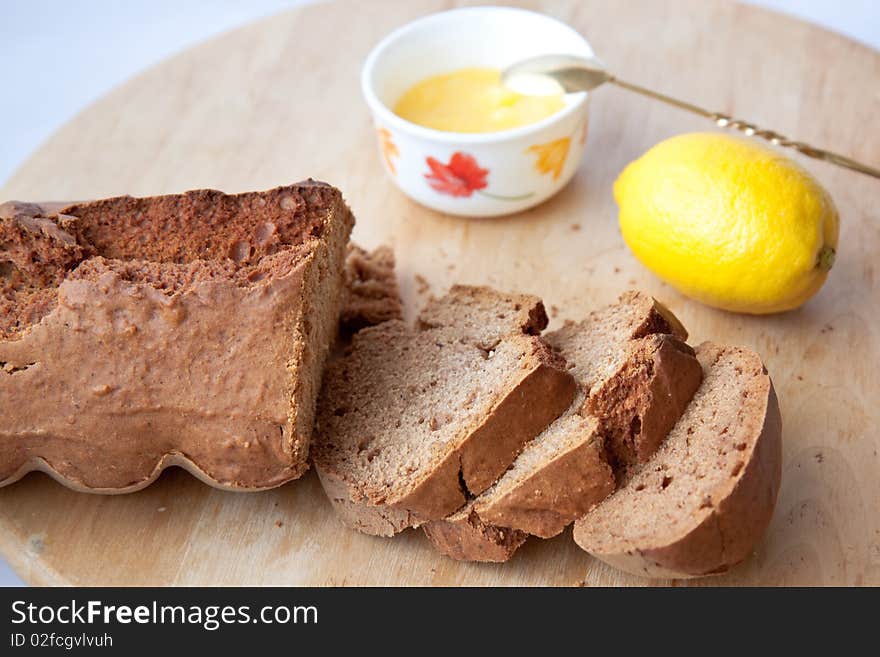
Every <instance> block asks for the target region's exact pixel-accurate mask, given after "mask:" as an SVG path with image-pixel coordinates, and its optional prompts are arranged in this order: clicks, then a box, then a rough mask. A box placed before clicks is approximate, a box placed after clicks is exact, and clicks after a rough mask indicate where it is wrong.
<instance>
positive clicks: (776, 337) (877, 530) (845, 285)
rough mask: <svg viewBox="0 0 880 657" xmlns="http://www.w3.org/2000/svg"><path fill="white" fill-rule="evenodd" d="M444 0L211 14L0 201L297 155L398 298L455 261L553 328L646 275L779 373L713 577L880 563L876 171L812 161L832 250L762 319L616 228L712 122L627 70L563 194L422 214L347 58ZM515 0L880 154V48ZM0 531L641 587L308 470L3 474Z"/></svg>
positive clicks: (869, 567) (64, 552)
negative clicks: (500, 561) (397, 531)
mask: <svg viewBox="0 0 880 657" xmlns="http://www.w3.org/2000/svg"><path fill="white" fill-rule="evenodd" d="M457 4H462V3H457V2H445V1H441V0H417V1H407V2H404V1H403V0H397V1H391V0H388V1H381V2H357V3H355V2H337V3H330V4H321V5H317V6H311V7H307V8H304V9H299V10H296V11H291V12H288V13H284V14H280V15H278V16H273V17H271V18H268V19H266V20H263V21H261V22H259V23H256V24H254V25H251V26H248V27H245V28H243V29H240V30H237V31H235V32H231V33H228V34H225V35H223V36H221V37H219V38H217V39H214V40H212V41H210V42H208V43H205V44H204V45H201V46H199V47H197V48H195V49H194V50H191V51H189V52H186V53H183V54H181V55H179V56H177V57H174V58H173V59H171V60H169V61H167V62H164V63H162V64H160V65H159V66H157V67H155V68H153V69H151V70H149V71H147V72H146V73H143V74H142V75H139V76H138V77H136V78H134V79H133V80H131V81H130V82H128V83H127V84H125V85H123V86H122V87H120V88H118V89H117V90H115V91H113V92H112V93H110V94H109V95H108V96H106V97H105V98H103V99H101V100H100V101H99V102H97V103H96V104H95V105H94V106H92V107H91V108H89V109H88V110H86V111H85V112H84V113H82V114H80V115H79V116H78V117H77V118H76V119H74V120H73V121H72V122H71V123H70V124H69V125H67V126H66V127H64V128H63V129H62V130H60V131H59V132H58V134H56V135H55V136H54V137H53V138H52V139H51V140H49V142H48V143H47V144H46V145H45V146H44V147H43V148H41V149H40V150H39V151H38V152H37V153H36V154H35V155H34V156H33V157H32V158H31V159H30V160H29V161H28V162H27V163H26V164H25V165H24V166H23V167H22V168H21V170H19V171H18V173H17V174H16V175H15V176H14V177H13V178H12V180H11V181H10V182H9V184H8V185H6V187H4V188H3V190H2V192H0V198H2V199H9V198H17V199H42V200H49V199H86V198H96V197H102V196H110V195H116V194H125V193H130V194H135V195H149V194H158V193H167V192H175V191H182V190H185V189H191V188H197V187H215V188H219V189H223V190H226V191H244V190H251V189H263V188H268V187H272V186H274V185H279V184H282V183H288V182H291V181H295V180H299V179H301V178H305V177H308V176H312V177H315V178H319V179H324V180H327V181H329V182H331V183H333V184H335V185H337V186H339V187H340V188H341V189H342V190H343V191H344V193H345V195H346V197H347V199H348V201H349V203H350V204H351V206H352V208H353V209H354V211H355V214H356V215H357V218H358V224H357V228H356V230H355V237H356V239H357V240H359V241H360V242H361V243H363V244H365V245H367V246H374V245H377V244H379V243H381V242H389V243H391V244H392V245H393V246H394V247H395V249H396V251H397V256H398V259H399V264H400V270H399V274H400V277H401V283H402V285H403V289H404V292H405V296H406V300H407V303H408V310H409V312H410V313H411V312H412V309H413V308H414V307H415V306H416V305H417V304H418V302H419V300H420V298H421V297H422V296H423V295H424V290H423V287H424V286H423V285H422V284H420V283H417V282H416V279H415V277H416V275H417V274H418V275H421V276H423V277H424V279H425V280H426V281H427V282H428V283H429V284H430V285H431V287H432V289H433V291H435V292H437V291H442V290H443V289H444V288H445V287H446V286H448V285H449V284H451V283H453V282H466V283H489V284H493V285H496V286H500V287H503V288H507V289H519V290H523V291H528V292H533V293H536V294H539V295H541V296H542V297H543V298H544V299H545V300H546V302H547V306H548V308H552V309H553V315H554V320H553V325H558V324H559V323H560V322H562V321H563V320H564V319H565V318H580V317H581V316H582V315H583V314H584V313H585V312H587V310H588V309H590V308H593V307H595V306H596V305H597V304H601V303H606V302H609V301H611V300H613V299H614V298H615V297H616V296H617V295H618V294H619V293H620V292H621V291H623V290H624V289H626V288H629V287H638V288H642V289H644V290H646V291H648V292H650V293H651V294H654V295H655V296H657V297H659V298H660V299H662V300H663V301H664V302H666V303H667V304H668V305H669V306H670V307H671V308H672V309H673V310H674V311H675V312H676V313H677V314H678V316H679V317H680V318H681V319H682V320H683V321H684V322H685V324H686V325H687V326H688V328H689V329H690V330H691V334H692V342H693V343H695V344H696V343H698V342H700V341H702V340H704V339H708V338H711V339H714V340H718V341H721V342H729V343H736V344H743V345H747V346H749V347H753V348H754V349H756V350H757V351H759V352H760V353H761V354H762V355H763V356H764V357H765V360H766V362H767V365H768V367H769V369H770V372H771V374H772V376H773V379H774V381H775V383H776V386H777V390H778V392H779V398H780V402H781V407H782V415H783V420H784V434H783V437H784V443H785V447H784V453H785V461H784V474H783V485H782V491H781V494H780V497H779V504H778V506H777V509H776V514H775V517H774V519H773V522H772V525H771V527H770V529H769V532H768V534H767V537H766V539H765V540H764V541H763V542H762V543H761V545H759V546H758V548H757V552H756V554H755V555H754V557H753V558H752V559H750V560H749V561H748V562H747V563H746V564H744V565H743V566H741V567H739V568H737V569H735V570H734V571H733V572H732V573H730V574H728V575H725V576H723V577H719V578H715V579H710V580H704V581H703V583H709V584H752V585H757V584H838V585H840V584H875V585H876V584H880V457H878V453H877V451H878V447H880V433H878V428H877V427H878V424H880V387H878V382H877V381H878V375H877V371H876V370H877V366H878V364H880V328H878V327H880V307H878V305H880V289H878V288H880V271H878V270H880V265H877V264H876V262H877V257H878V254H880V218H878V217H877V207H878V199H880V181H876V180H873V179H870V178H868V177H865V176H861V175H859V174H855V173H849V172H846V171H842V170H839V169H835V168H833V167H831V166H830V165H825V164H820V163H816V162H813V161H808V160H804V161H803V164H805V165H806V166H807V167H808V168H809V169H810V170H812V171H814V172H815V174H816V175H817V176H818V177H819V178H820V179H821V180H822V182H823V183H824V184H825V185H827V187H828V188H829V189H830V191H831V193H832V194H833V196H834V198H835V199H836V201H837V203H838V205H839V208H840V212H841V215H842V235H841V247H840V250H839V254H838V258H837V264H836V266H835V269H834V271H833V272H832V274H831V277H830V279H829V282H828V283H827V285H826V286H825V288H824V289H823V290H822V292H821V293H820V294H819V296H818V297H817V298H816V299H814V300H813V301H811V302H810V303H808V304H807V305H806V306H805V307H804V308H802V309H800V310H798V311H795V312H791V313H787V314H785V315H780V316H773V317H763V318H760V317H745V316H740V315H733V314H729V313H725V312H720V311H715V310H712V309H709V308H706V307H704V306H701V305H699V304H697V303H695V302H692V301H689V300H688V299H685V298H684V297H682V296H680V295H679V294H677V293H676V292H675V291H674V290H672V289H670V288H669V287H667V286H665V285H664V284H662V283H661V282H660V281H658V280H657V279H656V278H654V277H653V276H652V275H651V274H649V273H648V272H647V271H646V270H645V269H644V268H642V267H641V266H640V265H639V263H638V262H636V261H635V259H634V258H633V257H632V256H631V255H630V253H629V252H628V251H627V250H626V248H625V247H624V244H623V242H622V240H621V238H620V235H619V232H618V228H617V223H616V211H615V207H614V203H613V200H612V197H611V184H612V181H613V180H614V178H615V176H616V175H617V173H618V172H619V171H620V170H621V168H622V167H623V166H624V165H625V164H626V163H627V162H629V161H630V160H631V159H633V158H635V157H636V156H638V155H639V154H640V153H641V152H643V151H644V150H646V149H647V148H649V147H650V146H651V145H653V144H654V143H656V142H657V141H659V140H661V139H663V138H665V137H668V136H670V135H673V134H676V133H680V132H686V131H691V130H702V129H706V128H707V124H706V123H704V122H702V121H701V120H700V119H698V118H695V117H692V116H690V115H687V114H683V113H681V112H678V111H675V110H672V109H669V108H666V107H664V106H661V105H658V104H654V103H651V102H649V101H646V100H643V99H642V98H639V97H637V96H632V95H628V94H626V92H623V91H619V90H616V89H612V88H609V89H602V90H599V91H598V92H597V93H596V95H595V98H594V102H593V105H592V108H593V114H592V119H591V126H590V135H589V143H588V146H587V155H586V161H585V162H584V166H583V167H582V169H581V170H580V172H579V173H578V175H577V177H576V178H575V179H574V181H573V182H572V183H571V184H570V185H569V186H568V187H567V188H566V189H565V190H563V192H562V193H560V194H559V195H558V196H557V197H556V198H554V199H552V200H550V201H549V202H547V203H545V204H544V205H542V206H540V207H538V208H536V209H534V210H532V211H529V212H526V213H524V214H521V215H518V216H513V217H509V218H501V219H490V220H463V219H458V218H452V217H447V216H442V215H439V214H436V213H433V212H430V211H428V210H425V209H423V208H421V207H419V206H417V205H415V204H413V203H412V202H410V201H408V200H407V199H406V198H404V197H403V196H402V195H401V194H400V193H399V192H398V191H397V189H396V188H394V187H393V185H392V184H391V183H390V182H389V181H388V180H387V179H386V178H385V176H384V174H383V172H382V169H381V166H380V163H379V157H378V154H377V149H376V145H375V143H374V135H373V131H372V129H371V123H370V117H369V115H368V112H367V109H366V107H365V106H364V104H363V103H362V101H361V98H360V91H359V85H358V72H359V69H360V65H361V62H362V61H363V59H364V56H365V55H366V53H367V52H368V51H369V49H370V48H371V47H372V46H373V45H374V44H375V43H376V42H377V41H378V40H379V39H380V38H381V37H382V36H384V35H385V34H387V33H388V32H389V31H390V30H391V29H393V28H395V27H397V26H399V25H401V24H403V23H405V22H407V21H409V20H411V19H413V18H415V17H417V16H420V15H422V14H426V13H429V12H433V11H438V10H442V9H446V8H449V7H450V6H451V5H457ZM517 4H518V5H520V6H525V7H530V8H534V9H537V10H540V11H543V12H546V13H548V14H551V15H554V16H556V17H558V18H560V19H562V20H564V21H566V22H568V23H570V24H572V25H573V26H575V27H576V28H578V29H580V30H581V31H583V32H584V34H586V35H587V37H588V38H589V39H590V40H591V41H592V43H593V45H594V47H595V48H596V50H597V52H598V53H599V54H600V55H601V56H602V57H603V59H605V61H607V62H608V63H609V65H611V66H612V67H613V68H614V69H615V70H616V71H617V72H619V74H620V75H621V77H623V78H625V79H630V80H633V81H635V82H640V83H643V84H646V85H648V86H655V87H657V88H658V89H661V90H663V91H666V92H668V93H671V94H673V95H677V96H681V97H683V98H686V99H690V100H692V101H694V102H697V103H701V104H703V105H705V106H707V107H710V108H713V109H717V110H720V111H723V112H726V113H729V114H733V115H736V116H740V117H744V118H748V119H751V120H752V121H754V122H756V123H758V124H759V125H762V126H767V127H770V128H774V129H777V130H779V131H781V132H784V133H786V134H791V135H792V136H795V137H797V138H800V139H803V140H805V141H808V142H810V143H813V144H816V145H819V146H827V147H830V148H833V149H836V150H839V151H840V152H842V153H847V154H850V155H852V156H853V157H856V158H858V159H860V160H863V161H866V162H869V163H873V164H875V165H877V164H880V131H878V130H877V129H876V127H877V123H876V121H877V118H876V117H877V116H878V115H880V54H878V53H877V52H874V51H872V50H870V49H868V48H866V47H864V46H861V45H858V44H856V43H853V42H851V41H848V40H847V39H845V38H843V37H841V36H838V35H835V34H832V33H829V32H826V31H823V30H821V29H819V28H816V27H812V26H810V25H807V24H805V23H802V22H799V21H797V20H794V19H791V18H786V17H784V16H781V15H778V14H774V13H770V12H767V11H763V10H759V9H755V8H752V7H746V6H740V5H738V4H736V3H734V2H729V1H728V0H712V1H706V0H677V1H673V0H662V1H657V0H638V1H637V0H631V1H629V2H606V1H603V0H577V1H575V0H570V1H564V0H558V1H552V0H547V1H545V2H522V3H517ZM39 102H64V99H63V98H46V99H40V100H39ZM557 308H558V309H559V310H558V311H557V310H556V309H557ZM0 551H2V553H3V555H4V556H5V557H6V558H7V559H8V560H9V561H10V563H11V564H12V565H13V567H14V568H15V569H16V571H17V572H18V573H19V574H20V575H21V576H22V577H23V578H24V579H25V580H27V581H29V582H31V583H34V584H116V585H120V584H137V585H141V584H158V585H164V584H256V585H262V584H319V585H321V584H378V585H395V584H442V585H470V584H490V585H491V584H528V585H530V584H554V585H570V584H578V583H582V582H583V583H586V584H588V585H595V584H604V585H618V584H643V583H646V582H645V580H639V579H637V578H634V577H630V576H627V575H623V574H621V573H618V572H616V571H614V570H612V569H610V568H608V567H606V566H604V565H603V564H601V563H599V562H597V561H595V560H593V559H592V558H590V557H589V556H588V555H586V554H585V553H583V552H581V551H580V550H579V549H577V548H576V547H575V546H574V544H573V543H572V541H571V535H570V532H567V533H565V534H564V535H562V536H560V537H557V538H556V539H553V540H550V541H540V540H537V539H533V540H531V541H530V542H529V543H528V544H527V545H526V546H525V547H524V548H523V549H522V550H521V551H520V553H518V554H517V555H516V557H515V558H514V559H513V560H512V561H511V562H510V563H508V564H505V565H473V564H459V563H456V562H454V561H451V560H449V559H446V558H443V557H441V556H438V555H437V554H435V553H434V552H433V551H432V549H431V548H430V547H429V545H428V543H427V541H426V540H425V538H424V537H423V536H422V535H421V533H420V532H418V531H410V532H408V533H406V534H404V535H402V536H399V537H397V538H395V539H380V538H373V537H368V536H363V535H360V534H357V533H354V532H351V531H348V530H346V529H344V528H343V527H342V526H341V525H340V524H339V523H338V521H337V520H336V519H335V517H334V516H333V515H332V513H331V510H330V506H329V504H328V502H327V500H326V499H325V498H324V496H323V494H322V493H321V489H320V486H319V485H318V483H317V480H316V478H315V477H314V475H312V474H310V475H308V476H306V477H305V478H303V479H302V480H300V481H296V482H293V483H292V484H290V485H287V486H284V487H282V488H280V489H277V490H274V491H271V492H266V493H257V494H234V493H224V492H220V491H217V490H213V489H211V488H208V487H207V486H204V485H202V484H201V483H199V482H198V481H196V480H195V479H193V478H192V477H190V476H189V475H187V474H186V473H184V472H181V471H169V472H166V473H165V475H164V476H163V477H161V479H160V480H159V481H158V482H157V483H156V484H154V485H153V486H151V487H150V488H149V489H147V490H145V491H143V492H140V493H136V494H133V495H127V496H120V497H99V496H91V495H83V494H77V493H72V492H70V491H68V490H66V489H64V488H62V487H61V486H60V485H58V484H56V483H54V482H53V481H51V480H50V479H49V478H47V477H46V476H44V475H42V474H31V475H29V476H27V477H26V478H25V479H24V480H22V481H21V482H19V483H17V484H15V485H13V486H10V487H7V488H5V489H3V490H0ZM647 583H650V582H647Z"/></svg>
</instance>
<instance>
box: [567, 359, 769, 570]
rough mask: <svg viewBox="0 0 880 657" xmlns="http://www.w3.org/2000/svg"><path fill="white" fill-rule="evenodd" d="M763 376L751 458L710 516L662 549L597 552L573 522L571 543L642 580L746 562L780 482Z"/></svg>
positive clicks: (647, 547)
mask: <svg viewBox="0 0 880 657" xmlns="http://www.w3.org/2000/svg"><path fill="white" fill-rule="evenodd" d="M707 348H708V349H720V348H718V347H716V346H715V345H711V344H709V343H704V345H701V346H700V347H699V348H698V352H699V351H700V350H701V349H707ZM755 358H757V355H755ZM762 368H763V364H762ZM763 372H764V376H763V380H762V381H761V391H760V392H761V394H762V399H763V400H764V403H763V412H762V413H761V417H760V418H752V419H751V422H752V423H753V425H754V429H753V431H754V432H755V434H756V435H757V438H756V439H755V441H754V445H753V448H752V451H751V454H750V455H749V458H748V460H747V462H746V463H745V465H744V466H743V468H742V470H741V471H740V473H739V475H738V476H737V477H736V479H735V483H734V484H733V485H732V486H731V487H730V489H729V491H727V493H726V494H725V495H724V496H723V498H722V499H720V500H719V501H718V502H716V503H715V504H714V507H713V509H712V511H711V512H710V513H708V514H707V515H706V516H705V517H704V518H703V519H702V520H700V521H699V522H697V523H696V524H695V525H693V526H692V527H690V528H689V529H688V530H687V531H686V532H684V533H683V534H682V535H680V536H678V537H677V538H675V540H672V541H669V542H666V543H665V544H662V545H650V544H646V545H644V546H642V547H639V546H635V547H633V548H631V549H620V550H601V549H597V547H596V546H595V545H593V543H592V541H591V540H590V536H589V534H588V533H587V532H585V531H584V529H583V527H582V521H578V522H577V523H575V529H574V538H575V542H577V543H578V545H580V546H581V547H582V548H583V549H584V550H586V551H587V552H589V553H590V554H591V555H593V556H594V557H596V558H597V559H600V560H602V561H604V562H605V563H607V564H609V565H610V566H613V567H614V568H618V569H620V570H623V571H626V572H628V573H632V574H634V575H640V576H643V577H655V578H676V579H685V578H691V577H702V576H706V575H717V574H720V573H724V572H726V571H728V570H729V569H730V568H732V567H733V566H735V565H736V564H738V563H740V562H742V561H743V560H744V559H746V558H747V557H748V556H749V554H750V553H751V552H752V550H753V548H754V546H755V544H756V543H757V542H758V541H759V540H760V539H761V537H762V536H763V534H764V532H765V531H766V529H767V527H768V525H769V524H770V519H771V517H772V515H773V509H774V507H775V505H776V498H777V495H778V493H779V487H780V482H781V479H782V418H781V415H780V412H779V402H778V399H777V397H776V391H775V389H774V387H773V383H772V381H771V380H770V377H769V376H768V375H767V370H766V368H763ZM648 540H649V541H650V539H648Z"/></svg>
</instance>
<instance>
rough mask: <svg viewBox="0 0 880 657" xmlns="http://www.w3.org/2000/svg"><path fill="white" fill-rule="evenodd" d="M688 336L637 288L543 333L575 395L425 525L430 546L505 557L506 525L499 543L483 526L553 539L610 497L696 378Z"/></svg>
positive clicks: (463, 554) (462, 555) (472, 556)
mask: <svg viewBox="0 0 880 657" xmlns="http://www.w3.org/2000/svg"><path fill="white" fill-rule="evenodd" d="M686 337H687V334H686V332H685V331H684V328H683V327H682V326H681V324H680V322H678V320H677V319H676V318H675V317H674V316H673V315H672V313H670V312H669V311H668V310H667V309H665V308H663V307H662V306H661V305H660V304H658V303H657V302H656V301H655V300H654V299H652V298H651V297H649V296H647V295H643V294H640V293H637V292H629V293H626V294H624V295H623V296H622V297H621V298H620V299H619V300H618V302H617V303H615V304H612V305H610V306H607V307H605V308H603V309H601V310H599V311H596V312H593V313H591V314H590V316H589V317H587V318H586V319H585V320H583V321H581V322H578V323H570V324H568V325H566V326H565V327H563V328H562V329H560V330H558V331H555V332H553V333H550V334H548V335H547V336H546V340H547V342H548V343H549V344H551V345H552V346H553V347H554V348H555V349H556V350H557V351H558V353H560V354H561V355H562V356H563V357H564V358H565V359H566V361H567V362H568V364H569V368H570V369H569V371H571V372H572V373H573V374H574V376H575V379H576V380H577V381H578V384H579V386H580V390H581V392H580V395H579V397H578V399H577V401H576V402H575V403H574V404H573V405H572V407H571V408H570V409H569V411H568V412H567V413H566V414H565V415H564V416H563V417H561V418H559V419H558V420H556V421H555V422H554V423H553V424H552V425H550V427H548V428H547V429H546V430H545V431H544V432H543V433H541V434H540V435H539V436H538V437H537V438H536V439H535V440H533V441H532V442H531V443H530V444H529V445H528V446H526V448H525V449H524V450H523V452H522V454H521V455H520V456H519V457H518V458H517V459H516V461H515V462H514V463H513V465H512V467H511V468H510V469H509V470H508V471H507V472H506V473H505V474H504V475H503V476H502V477H501V478H500V479H499V480H498V481H497V482H496V483H495V484H494V485H493V486H492V487H491V488H489V489H488V490H487V491H486V492H485V493H483V494H482V495H480V496H479V497H477V498H476V499H475V500H474V501H473V502H472V503H470V504H469V505H468V507H467V509H465V510H462V511H460V512H458V513H456V514H453V515H452V516H451V517H449V518H447V519H445V520H442V521H435V522H431V523H428V524H426V525H425V532H426V534H427V535H428V537H429V538H430V539H431V541H432V543H434V545H435V546H436V547H437V548H438V549H439V550H440V551H441V552H443V553H445V554H448V555H450V556H454V557H455V558H458V559H468V560H475V561H485V560H497V557H498V556H499V555H504V556H506V557H507V558H509V556H510V555H511V554H512V550H513V549H515V547H516V545H514V543H515V542H516V541H511V540H510V538H509V534H510V532H506V533H505V534H504V541H503V547H504V549H502V550H499V549H498V548H499V546H498V545H493V544H492V541H493V539H494V538H495V537H497V536H499V534H498V533H497V532H492V531H489V528H488V527H487V526H486V525H494V526H495V528H496V529H498V528H501V527H504V528H507V529H509V530H510V529H512V530H519V531H520V532H523V534H522V535H520V536H518V537H517V538H519V539H522V538H523V537H524V535H525V534H526V533H527V534H534V535H536V536H541V537H544V538H549V537H551V536H555V535H556V534H558V533H559V532H561V531H562V530H563V529H564V528H565V527H566V526H567V525H568V524H570V523H571V522H573V521H574V520H575V519H577V518H579V517H580V516H582V515H583V514H584V513H586V512H587V511H588V510H589V509H590V508H592V507H593V506H594V505H595V504H597V503H598V502H600V501H601V500H602V499H604V498H605V497H606V496H608V495H609V494H610V493H611V492H612V491H613V490H614V487H615V475H614V471H615V470H619V469H622V468H626V467H629V466H630V465H632V464H635V463H638V462H640V461H643V460H645V459H646V458H648V457H649V456H650V454H651V453H653V451H654V450H655V449H656V448H657V446H658V445H659V444H660V442H661V441H662V439H663V438H664V437H665V436H666V433H667V432H668V431H669V430H670V429H671V428H672V426H673V425H674V424H675V421H676V420H677V419H678V417H679V415H680V414H681V412H682V411H683V409H684V407H685V406H686V405H687V403H688V401H689V400H690V398H691V396H692V395H693V393H694V390H696V388H697V386H698V385H699V383H700V379H701V377H702V371H701V369H700V366H699V364H698V362H697V360H696V358H695V357H694V354H693V351H692V350H691V349H690V347H688V346H687V345H686V344H685V343H684V342H683V341H682V340H683V339H685V338H686ZM479 521H482V523H483V524H484V526H479V525H480V523H479ZM456 527H457V528H458V529H459V530H460V531H459V532H456V531H455V528H456ZM519 542H520V543H521V542H522V540H519ZM511 548H512V549H511Z"/></svg>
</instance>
